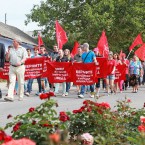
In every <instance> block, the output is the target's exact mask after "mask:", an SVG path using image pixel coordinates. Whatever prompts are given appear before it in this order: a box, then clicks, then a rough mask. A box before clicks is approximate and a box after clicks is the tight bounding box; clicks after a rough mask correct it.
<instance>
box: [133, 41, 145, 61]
mask: <svg viewBox="0 0 145 145" xmlns="http://www.w3.org/2000/svg"><path fill="white" fill-rule="evenodd" d="M135 55H136V56H137V57H138V58H140V59H141V60H142V61H145V43H144V44H143V45H142V46H141V47H140V48H138V49H137V50H136V51H135Z"/></svg>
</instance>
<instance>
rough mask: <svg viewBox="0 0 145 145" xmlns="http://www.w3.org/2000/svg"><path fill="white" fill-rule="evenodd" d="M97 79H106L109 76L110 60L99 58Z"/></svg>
mask: <svg viewBox="0 0 145 145" xmlns="http://www.w3.org/2000/svg"><path fill="white" fill-rule="evenodd" d="M96 59H97V62H98V65H97V77H98V78H106V76H107V75H108V64H107V62H108V60H107V58H101V57H97V58H96Z"/></svg>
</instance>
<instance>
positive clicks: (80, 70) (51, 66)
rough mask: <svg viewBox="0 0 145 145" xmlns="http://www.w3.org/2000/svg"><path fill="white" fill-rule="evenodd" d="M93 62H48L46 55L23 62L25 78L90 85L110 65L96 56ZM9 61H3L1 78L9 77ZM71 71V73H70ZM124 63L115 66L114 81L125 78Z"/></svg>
mask: <svg viewBox="0 0 145 145" xmlns="http://www.w3.org/2000/svg"><path fill="white" fill-rule="evenodd" d="M97 61H98V65H97V66H96V65H95V64H94V63H89V64H84V63H74V64H73V65H72V63H71V62H50V59H49V58H48V59H47V58H46V57H39V58H38V57H37V58H29V59H27V61H26V62H25V66H26V71H25V79H26V80H27V79H30V78H34V79H35V78H38V77H41V78H43V77H48V79H49V82H50V83H61V82H74V84H76V85H90V84H94V83H95V82H97V79H96V78H106V76H107V75H108V72H111V71H112V70H109V69H110V68H111V67H109V64H108V63H107V62H108V61H107V59H106V58H97ZM8 73H9V63H5V67H4V71H3V72H0V78H1V79H6V80H8V79H9V76H8ZM72 73H73V75H72ZM125 74H126V65H117V66H116V72H115V76H116V80H115V81H116V82H117V81H119V80H125Z"/></svg>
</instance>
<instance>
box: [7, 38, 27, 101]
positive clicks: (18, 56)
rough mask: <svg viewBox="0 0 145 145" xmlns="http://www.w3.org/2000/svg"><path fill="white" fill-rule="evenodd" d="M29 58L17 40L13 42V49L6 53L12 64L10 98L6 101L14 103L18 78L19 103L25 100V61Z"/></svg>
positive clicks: (10, 69) (10, 70)
mask: <svg viewBox="0 0 145 145" xmlns="http://www.w3.org/2000/svg"><path fill="white" fill-rule="evenodd" d="M26 58H27V51H26V49H25V48H23V47H22V46H20V41H19V40H17V39H14V40H13V48H11V49H10V51H9V52H7V53H6V60H7V61H9V63H10V68H9V80H10V84H9V89H8V96H7V97H5V98H4V100H5V101H11V102H13V101H14V95H13V94H14V93H13V92H14V87H15V82H16V78H17V80H18V86H19V91H18V94H19V101H22V100H23V95H24V73H25V65H24V63H25V61H26Z"/></svg>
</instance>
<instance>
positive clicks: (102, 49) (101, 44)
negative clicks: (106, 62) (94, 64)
mask: <svg viewBox="0 0 145 145" xmlns="http://www.w3.org/2000/svg"><path fill="white" fill-rule="evenodd" d="M97 47H98V49H99V53H100V55H102V56H103V57H106V58H107V57H108V53H109V46H108V41H107V37H106V34H105V31H103V32H102V35H101V37H100V39H99V41H98V44H97Z"/></svg>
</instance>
